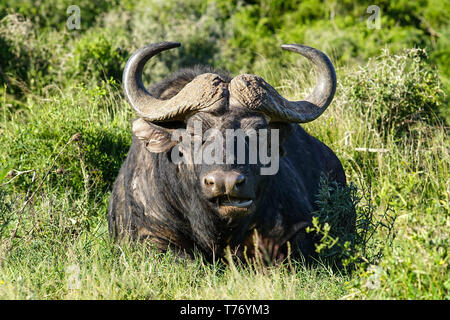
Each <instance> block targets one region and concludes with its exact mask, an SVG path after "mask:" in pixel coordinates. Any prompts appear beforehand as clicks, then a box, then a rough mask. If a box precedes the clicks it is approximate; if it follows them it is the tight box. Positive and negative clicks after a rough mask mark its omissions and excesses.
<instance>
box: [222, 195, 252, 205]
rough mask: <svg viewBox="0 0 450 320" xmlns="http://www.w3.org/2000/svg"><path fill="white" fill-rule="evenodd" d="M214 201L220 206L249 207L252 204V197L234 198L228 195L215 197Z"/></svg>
mask: <svg viewBox="0 0 450 320" xmlns="http://www.w3.org/2000/svg"><path fill="white" fill-rule="evenodd" d="M214 202H215V203H216V204H217V205H218V206H220V207H222V206H226V207H236V208H249V207H250V206H251V205H252V204H253V200H252V199H247V198H236V197H228V196H221V197H217V198H216V199H215V201H214Z"/></svg>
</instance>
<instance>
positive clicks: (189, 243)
mask: <svg viewBox="0 0 450 320" xmlns="http://www.w3.org/2000/svg"><path fill="white" fill-rule="evenodd" d="M205 72H212V71H211V69H208V68H202V67H196V68H194V69H185V70H181V71H179V72H177V73H176V74H174V75H173V76H171V77H169V78H167V79H166V80H164V81H162V82H161V83H159V84H157V85H154V86H153V87H151V88H150V89H149V91H150V92H151V93H152V94H153V95H155V96H156V97H160V98H163V99H168V98H170V97H171V96H173V95H175V94H176V93H177V92H178V91H179V90H180V89H181V88H183V87H184V85H186V84H187V83H188V82H190V81H191V80H192V79H193V78H194V77H195V76H197V75H198V74H201V73H205ZM220 75H221V77H222V78H223V79H225V81H230V79H231V77H230V76H229V75H227V74H220ZM196 116H198V117H203V119H206V120H208V121H210V122H211V121H212V120H210V118H208V117H209V115H208V114H203V115H202V113H201V112H200V113H199V114H198V115H196ZM249 116H251V114H250V115H249V114H247V113H246V111H244V110H243V109H237V110H234V111H228V112H227V113H225V114H219V115H215V118H214V119H220V128H219V129H220V130H224V129H225V128H229V127H233V126H234V127H236V126H237V127H239V124H236V123H235V122H236V121H237V120H239V119H242V118H245V117H249ZM261 119H263V117H261ZM217 121H218V120H217ZM159 125H161V126H163V125H164V126H166V127H168V126H170V125H173V126H176V125H175V124H159ZM275 125H276V124H275ZM212 126H213V127H216V126H219V125H217V124H212ZM280 129H281V130H282V131H283V132H284V133H283V137H282V139H284V140H285V141H284V143H283V148H284V151H285V155H284V156H283V157H281V158H280V167H279V171H278V173H277V174H276V175H273V176H265V177H263V178H261V177H259V176H258V175H257V174H255V173H254V172H256V171H254V170H253V168H251V167H250V166H241V167H239V168H238V167H236V166H234V167H233V166H229V168H224V167H226V166H227V165H223V166H221V169H226V170H228V169H236V170H241V171H242V172H245V173H246V174H247V175H249V176H250V177H253V180H251V179H249V181H254V183H253V184H254V186H255V190H256V194H257V198H256V200H255V207H254V209H253V210H252V212H251V213H250V214H248V215H246V216H244V217H239V218H235V219H231V218H227V217H224V216H221V215H219V214H217V212H216V211H215V209H214V207H213V206H212V204H211V202H210V201H208V199H207V198H206V197H204V194H203V192H202V188H201V185H200V182H199V181H200V176H201V174H202V170H204V168H201V166H198V165H195V166H188V165H176V164H174V163H173V162H172V161H171V159H170V152H159V153H152V152H149V151H148V150H147V149H146V148H145V144H144V143H143V142H142V141H141V140H139V139H138V138H137V137H136V136H135V135H133V142H132V145H131V147H130V150H129V153H128V156H127V158H126V160H125V162H124V164H123V165H122V168H121V169H120V172H119V175H118V177H117V180H116V182H115V184H114V187H113V191H112V195H111V199H110V202H109V208H108V224H109V232H110V234H111V235H112V236H114V237H115V238H122V237H124V236H126V235H129V236H131V237H132V238H133V239H147V240H148V241H151V242H152V243H154V244H155V245H156V246H157V247H158V248H159V249H160V250H163V251H164V250H167V248H168V246H170V247H171V248H172V249H174V250H176V251H178V252H179V253H180V254H182V255H185V256H192V254H193V253H194V251H195V250H198V251H200V252H201V253H202V254H203V255H204V256H205V257H206V258H207V259H210V260H212V259H215V258H219V257H221V256H223V253H224V248H225V247H226V246H228V245H229V246H230V248H231V251H232V252H236V253H237V254H238V255H242V253H243V250H244V247H245V246H246V247H247V253H248V254H252V252H253V253H254V250H255V248H254V247H253V244H254V241H253V235H254V231H255V230H256V231H257V233H258V235H259V241H260V243H261V244H262V245H263V246H264V249H266V250H267V251H268V253H269V255H271V256H272V257H273V258H274V259H276V258H279V257H283V256H285V255H286V253H287V242H288V241H289V243H290V245H291V250H292V254H293V255H294V257H295V256H298V255H300V254H303V255H304V256H305V257H310V256H314V241H315V239H314V235H313V234H312V233H306V231H305V228H306V227H307V226H310V225H311V220H312V216H311V213H312V212H313V211H314V210H317V209H318V208H317V206H316V204H315V200H316V194H317V192H318V186H319V181H320V177H321V175H326V176H328V177H329V179H330V180H331V181H332V180H334V181H337V182H338V183H339V184H340V185H342V186H344V185H345V184H346V181H345V173H344V171H343V168H342V165H341V163H340V161H339V160H338V158H337V157H336V156H335V154H334V153H333V152H332V151H331V150H330V149H329V148H328V147H327V146H326V145H324V144H323V143H322V142H320V141H319V140H317V139H315V138H314V137H312V136H310V135H309V134H308V133H306V131H305V130H304V129H303V128H302V127H300V126H299V125H297V124H284V125H280ZM252 170H253V171H252ZM249 183H250V182H249Z"/></svg>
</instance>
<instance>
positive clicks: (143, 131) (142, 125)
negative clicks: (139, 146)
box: [132, 118, 178, 153]
mask: <svg viewBox="0 0 450 320" xmlns="http://www.w3.org/2000/svg"><path fill="white" fill-rule="evenodd" d="M132 131H133V134H134V135H135V136H136V137H137V138H138V139H139V140H141V141H142V142H143V143H144V144H145V148H147V150H148V151H150V152H156V153H159V152H166V151H169V150H170V149H172V148H173V147H174V146H175V145H176V144H177V143H178V142H177V141H172V140H171V131H169V130H167V129H165V128H163V127H160V126H157V125H155V124H153V123H149V122H147V121H145V120H144V119H142V118H138V119H136V120H134V121H133V124H132Z"/></svg>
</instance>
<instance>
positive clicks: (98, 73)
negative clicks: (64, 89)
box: [66, 33, 128, 83]
mask: <svg viewBox="0 0 450 320" xmlns="http://www.w3.org/2000/svg"><path fill="white" fill-rule="evenodd" d="M127 56H128V52H126V51H121V50H120V49H119V48H117V47H116V46H114V44H113V43H112V42H111V41H110V40H108V39H107V38H106V37H105V36H104V35H102V34H97V33H87V34H84V35H83V36H82V37H81V38H80V39H79V40H76V43H75V45H74V50H73V57H72V58H71V59H69V61H68V62H67V68H66V74H67V79H71V80H73V79H75V80H76V81H77V82H84V83H86V82H90V81H94V83H100V82H101V81H102V80H108V79H111V78H112V79H114V80H116V81H121V80H122V71H123V68H124V66H125V62H126V60H125V59H126V58H127Z"/></svg>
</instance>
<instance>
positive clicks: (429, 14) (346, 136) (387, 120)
mask: <svg viewBox="0 0 450 320" xmlns="http://www.w3.org/2000/svg"><path fill="white" fill-rule="evenodd" d="M73 4H74V5H76V6H78V8H79V10H80V11H79V14H80V24H79V28H75V29H73V28H69V27H68V26H71V25H72V24H71V23H73V22H74V21H76V20H73V19H74V17H73V14H76V11H70V10H69V11H68V8H69V7H70V6H71V5H73ZM372 5H376V6H378V8H379V12H378V13H376V12H374V11H370V10H369V12H368V8H369V7H370V6H372ZM449 8H450V2H449V1H448V0H420V1H406V0H398V1H386V0H377V1H375V2H373V1H357V2H353V1H348V0H344V1H332V0H323V1H316V0H306V1H298V0H286V1H282V0H273V1H270V0H246V1H244V0H233V1H226V0H217V1H212V0H208V1H199V0H125V1H118V0H110V1H89V0H77V1H72V0H70V1H69V0H62V1H61V0H39V1H35V0H33V1H32V0H14V1H9V0H6V1H5V0H1V1H0V82H1V87H0V101H1V102H0V106H1V107H0V299H86V298H94V299H184V298H186V299H216V298H222V299H228V298H233V299H260V298H263V299H449V298H450V293H449V290H450V277H449V256H448V247H449V230H450V217H449V195H450V180H449V136H448V121H449V114H450V113H449V108H448V91H449V87H450V69H449V67H450V61H449V59H450V58H449V57H450V55H449V51H450V46H449V41H450V27H449V25H448V21H449V19H450V12H449ZM374 14H375V16H376V18H377V20H373V19H374V18H375V16H374ZM68 21H69V24H67V22H68ZM376 22H378V23H379V28H376V26H377V25H376V24H375V23H376ZM167 40H170V41H179V42H182V45H183V46H182V47H181V48H180V49H178V50H171V51H170V52H166V53H164V54H163V55H161V56H159V57H158V58H155V59H154V61H152V62H151V63H149V66H148V67H147V68H146V74H145V81H146V83H147V84H148V83H150V81H151V82H155V81H157V80H160V79H162V77H164V76H165V75H168V74H169V73H170V72H171V71H175V70H176V69H177V68H180V67H185V66H190V65H193V64H197V63H203V64H210V65H212V66H214V67H216V68H222V69H227V70H229V71H231V72H232V73H233V74H239V73H244V72H245V73H254V74H258V75H260V76H262V77H263V78H265V79H266V81H268V82H269V83H271V84H272V85H273V86H274V87H276V88H277V89H278V90H279V91H281V92H282V93H283V94H284V95H285V96H286V97H289V98H292V99H298V98H300V97H302V96H304V94H305V93H306V92H308V91H309V90H310V89H311V87H312V86H313V85H314V79H315V78H314V73H313V71H311V70H312V68H311V66H310V65H309V64H308V63H307V62H306V59H303V58H301V57H299V56H298V55H294V54H290V53H287V52H282V51H281V49H280V45H281V44H283V43H303V44H306V45H309V46H313V47H316V48H318V49H320V50H322V51H324V52H325V53H327V54H328V55H329V56H330V57H331V59H332V61H333V63H334V64H335V66H336V69H337V75H338V89H337V93H336V98H335V100H334V102H333V103H332V104H331V106H330V107H329V108H328V110H327V111H326V112H325V114H324V115H323V116H321V117H320V118H319V119H318V120H316V121H314V122H312V123H310V124H307V125H305V126H304V127H305V128H306V129H307V130H308V131H309V132H310V133H311V134H313V135H314V136H316V137H318V138H319V139H320V140H322V141H323V142H325V143H326V144H327V145H328V146H330V147H331V148H332V149H333V150H334V151H335V152H336V153H337V155H338V156H339V158H340V159H341V161H342V163H343V164H344V167H345V171H346V174H347V177H348V181H351V182H352V183H353V184H352V185H351V186H350V188H349V189H348V190H343V191H342V192H344V193H345V192H349V193H350V194H351V197H352V201H353V204H354V205H355V206H356V208H357V214H358V225H357V228H358V236H359V237H360V238H358V239H359V240H358V239H357V240H358V241H354V240H355V239H353V240H352V239H350V241H347V240H348V239H345V234H343V233H342V232H341V233H339V230H340V229H339V228H337V227H336V226H335V224H333V221H332V220H333V217H339V218H340V217H341V216H342V215H341V214H344V213H345V212H346V211H345V208H344V207H345V205H340V204H339V202H337V203H338V204H336V202H332V201H331V202H330V201H329V200H330V193H329V190H330V188H332V186H331V187H329V186H327V185H324V188H323V189H322V190H321V192H320V195H319V197H318V201H320V204H321V208H322V209H321V210H320V212H318V213H317V221H316V222H317V223H316V229H317V231H319V232H321V233H322V234H323V235H324V237H323V242H322V243H321V245H320V246H319V247H318V250H320V251H321V258H322V260H321V261H322V262H320V263H318V264H317V265H316V266H314V267H305V266H303V265H302V264H301V263H298V262H294V261H286V262H285V263H283V264H282V265H274V266H269V267H266V266H263V264H262V263H261V261H253V262H252V263H250V264H249V265H240V264H235V263H232V262H231V260H230V261H229V264H228V265H226V264H223V263H221V262H220V261H219V262H217V263H214V264H206V263H204V262H203V261H202V259H201V258H200V257H199V258H198V259H195V260H193V261H181V260H177V259H175V258H174V257H173V256H172V254H171V253H170V252H168V253H165V254H160V253H157V252H154V251H153V249H152V248H151V247H150V246H149V245H147V244H135V243H120V244H118V243H113V242H111V241H110V239H109V236H108V232H107V222H106V210H107V209H106V208H107V202H108V198H109V195H110V190H111V186H112V183H113V181H114V178H115V177H116V175H117V172H118V169H119V167H120V165H121V163H122V162H123V160H124V158H125V156H126V153H127V150H128V147H129V145H130V140H131V134H130V120H131V119H132V118H133V114H132V112H131V110H130V109H131V108H129V106H128V105H127V104H126V103H125V102H124V99H123V95H122V91H121V87H120V81H121V74H122V70H123V67H124V65H125V63H126V60H127V58H128V57H129V56H130V54H131V53H132V52H133V51H134V50H136V49H138V48H139V47H141V46H143V45H145V44H147V43H152V42H157V41H167ZM332 203H334V206H333V205H332ZM343 208H344V209H343ZM334 219H336V218H334ZM344 240H345V241H344ZM352 241H353V242H352ZM349 245H350V246H349ZM336 256H339V257H341V258H342V257H343V258H344V259H343V261H344V263H343V265H340V266H338V267H337V263H334V262H333V261H337V260H333V259H331V261H332V263H330V259H328V258H330V257H336ZM341 260H342V259H341Z"/></svg>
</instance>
